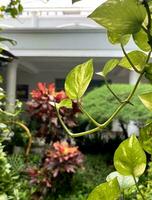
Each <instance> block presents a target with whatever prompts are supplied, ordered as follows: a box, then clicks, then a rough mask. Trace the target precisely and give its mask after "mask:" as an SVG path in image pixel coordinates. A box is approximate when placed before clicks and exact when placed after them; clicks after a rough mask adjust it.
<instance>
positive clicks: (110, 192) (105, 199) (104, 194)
mask: <svg viewBox="0 0 152 200" xmlns="http://www.w3.org/2000/svg"><path fill="white" fill-rule="evenodd" d="M109 197H110V200H117V199H119V197H120V188H119V184H118V181H117V178H115V179H113V180H111V181H109V182H106V183H103V184H100V185H99V186H97V187H95V189H94V190H93V191H92V192H91V193H90V195H89V197H88V199H87V200H109Z"/></svg>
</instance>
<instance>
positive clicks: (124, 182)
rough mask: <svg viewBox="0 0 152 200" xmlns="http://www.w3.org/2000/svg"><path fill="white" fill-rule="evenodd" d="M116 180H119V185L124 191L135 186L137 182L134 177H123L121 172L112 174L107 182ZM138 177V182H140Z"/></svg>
mask: <svg viewBox="0 0 152 200" xmlns="http://www.w3.org/2000/svg"><path fill="white" fill-rule="evenodd" d="M114 178H117V180H118V183H119V186H120V188H121V189H122V190H124V189H126V188H129V187H131V186H133V185H135V181H134V178H133V176H123V175H121V174H120V173H119V172H117V171H115V172H111V173H110V174H109V175H108V176H107V178H106V180H107V181H110V180H112V179H114ZM138 180H139V179H138V177H136V181H137V182H138Z"/></svg>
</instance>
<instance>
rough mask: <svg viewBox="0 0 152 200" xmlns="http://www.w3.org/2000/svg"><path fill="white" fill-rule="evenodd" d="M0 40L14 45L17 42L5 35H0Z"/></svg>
mask: <svg viewBox="0 0 152 200" xmlns="http://www.w3.org/2000/svg"><path fill="white" fill-rule="evenodd" d="M0 42H9V43H11V44H12V45H16V43H17V42H16V41H15V40H12V39H9V38H6V37H0Z"/></svg>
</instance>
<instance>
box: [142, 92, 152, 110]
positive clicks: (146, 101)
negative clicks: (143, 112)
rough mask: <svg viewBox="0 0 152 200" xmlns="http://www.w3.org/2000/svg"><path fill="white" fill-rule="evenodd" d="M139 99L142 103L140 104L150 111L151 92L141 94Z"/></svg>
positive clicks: (151, 103)
mask: <svg viewBox="0 0 152 200" xmlns="http://www.w3.org/2000/svg"><path fill="white" fill-rule="evenodd" d="M139 98H140V100H141V101H142V103H143V104H144V105H145V106H146V108H148V109H149V110H150V111H152V92H148V93H145V94H141V95H140V96H139Z"/></svg>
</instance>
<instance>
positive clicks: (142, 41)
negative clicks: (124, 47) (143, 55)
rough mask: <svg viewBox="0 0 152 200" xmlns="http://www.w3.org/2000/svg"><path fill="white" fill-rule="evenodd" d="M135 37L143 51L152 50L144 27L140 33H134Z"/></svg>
mask: <svg viewBox="0 0 152 200" xmlns="http://www.w3.org/2000/svg"><path fill="white" fill-rule="evenodd" d="M133 39H134V41H135V43H136V45H137V46H138V47H139V48H140V49H142V50H143V51H150V50H151V47H150V45H149V44H148V36H147V34H146V33H145V31H144V30H143V29H141V30H140V31H139V32H138V33H135V34H133Z"/></svg>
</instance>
